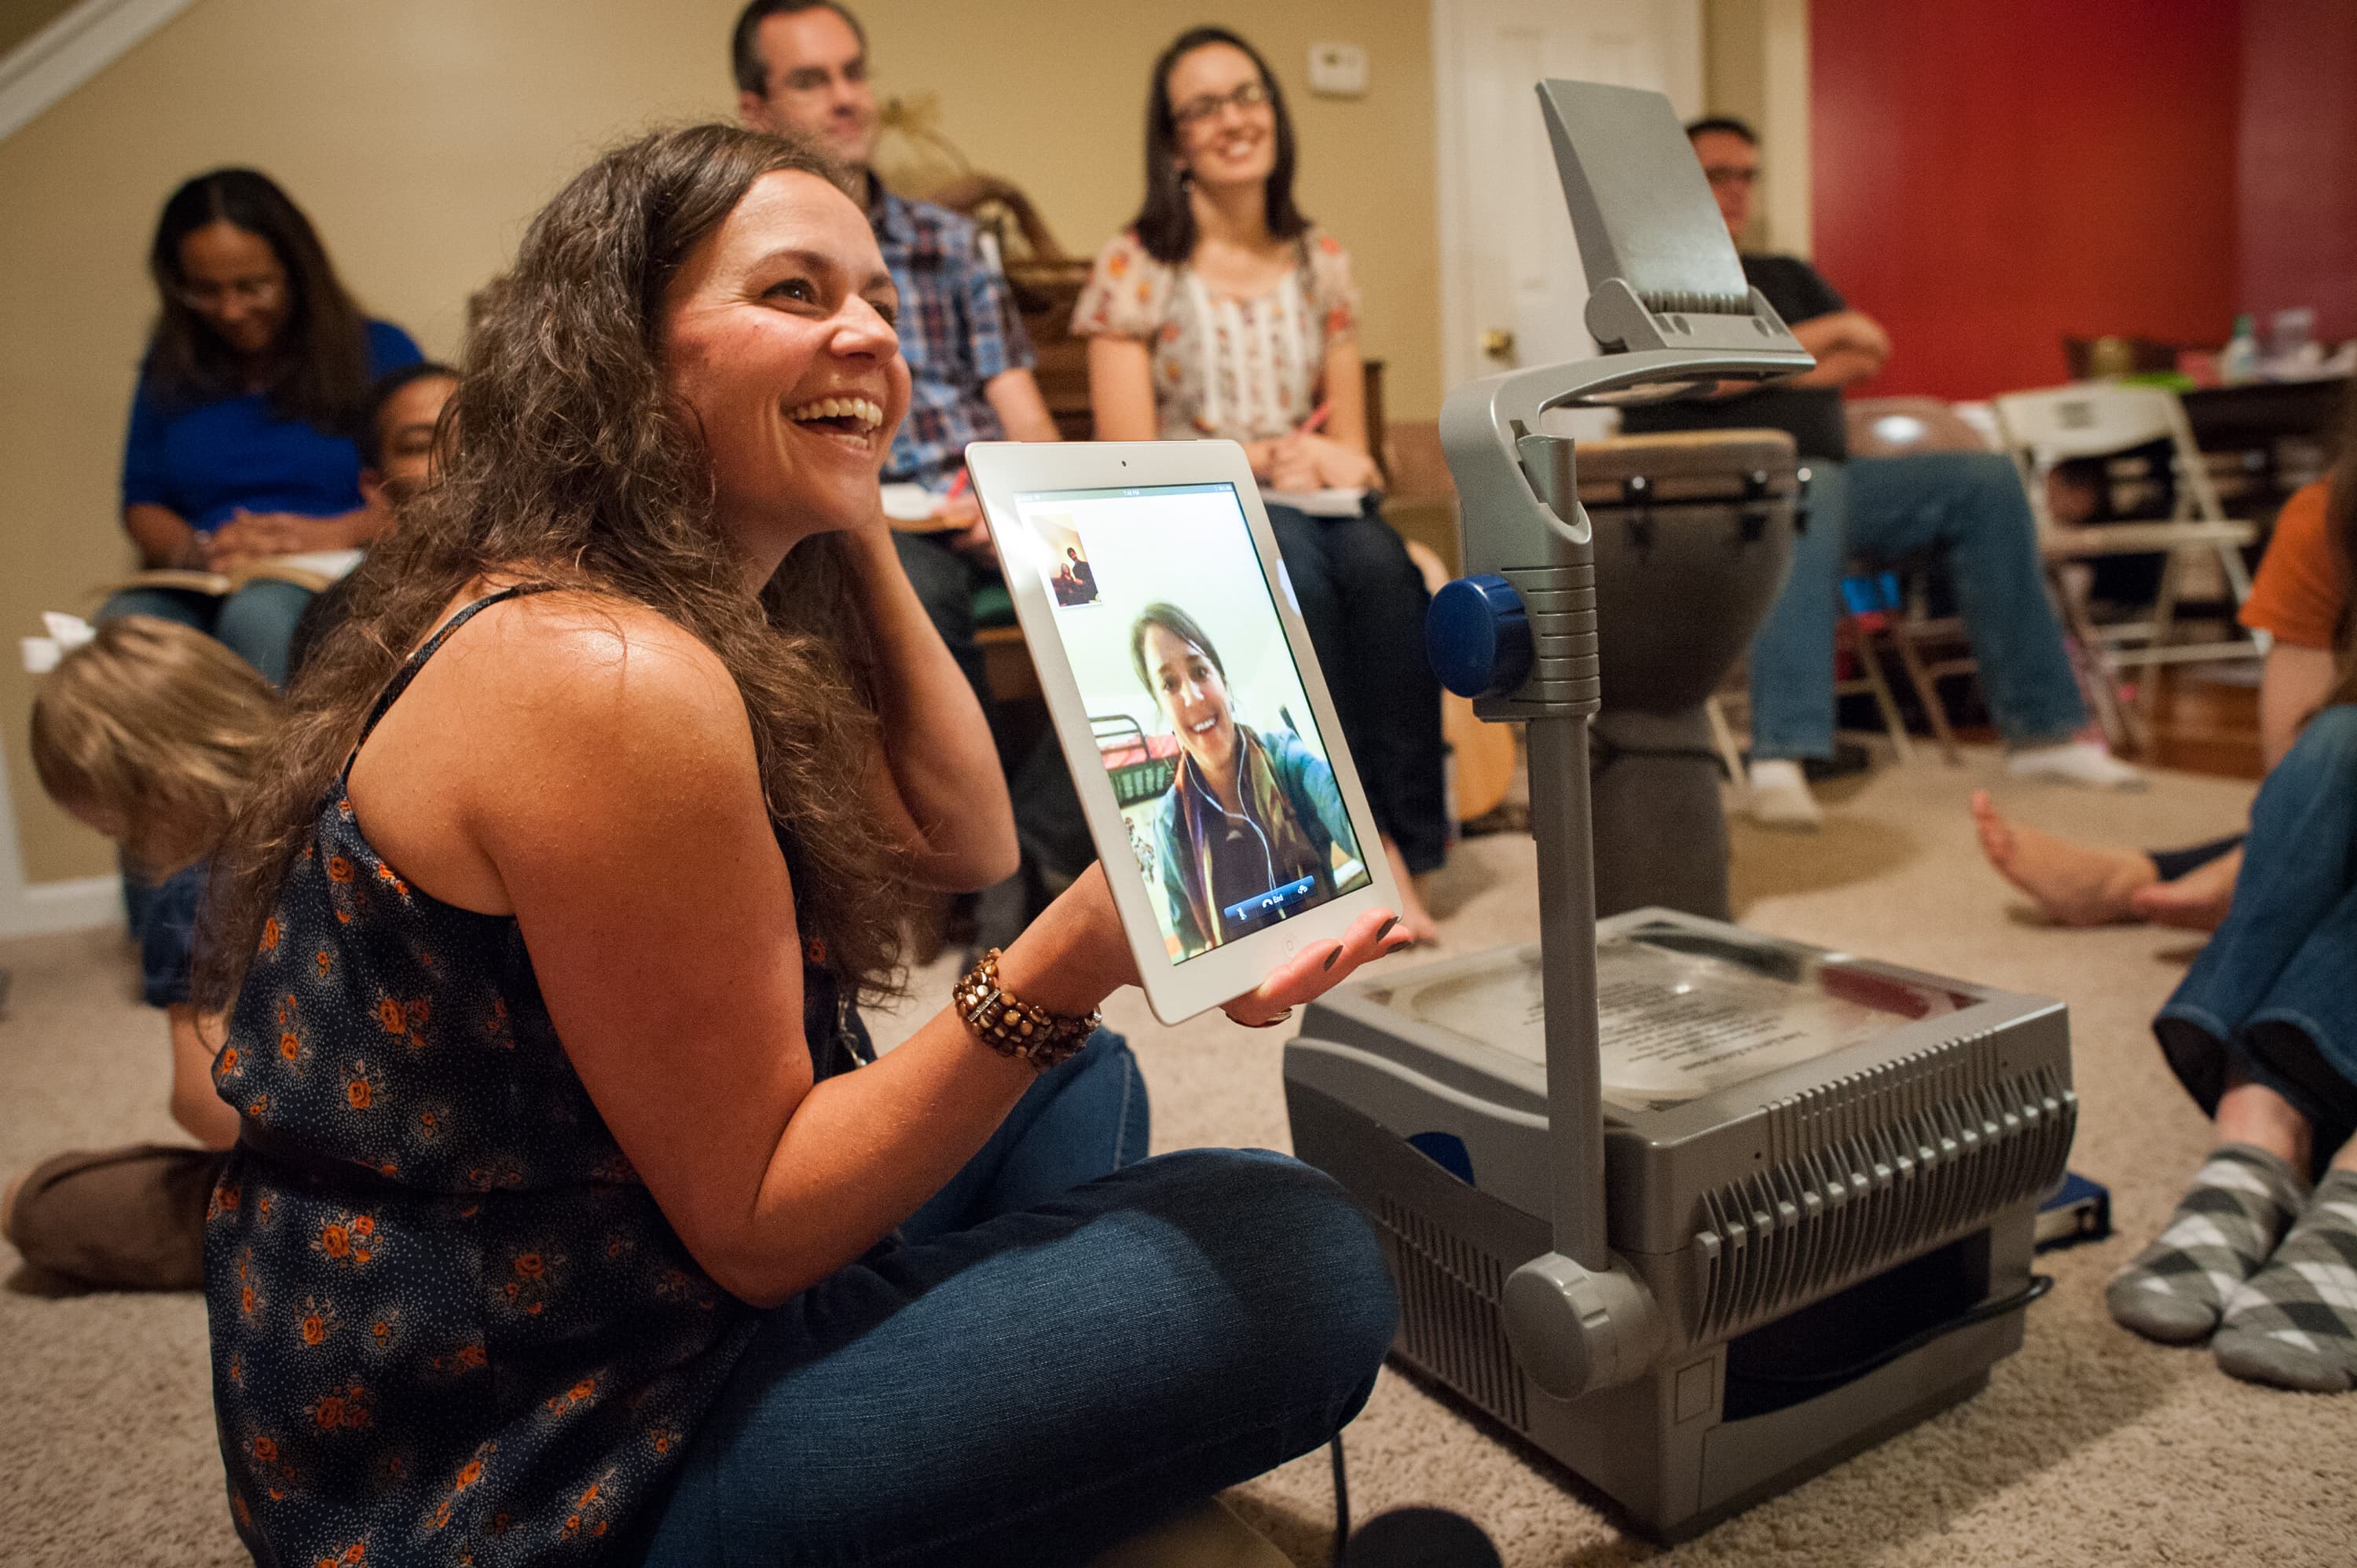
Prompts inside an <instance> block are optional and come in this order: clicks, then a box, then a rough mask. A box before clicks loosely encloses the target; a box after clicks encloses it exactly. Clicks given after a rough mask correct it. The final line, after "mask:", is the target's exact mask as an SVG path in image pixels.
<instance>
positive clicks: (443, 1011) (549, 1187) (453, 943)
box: [205, 587, 867, 1568]
mask: <svg viewBox="0 0 2357 1568" xmlns="http://www.w3.org/2000/svg"><path fill="white" fill-rule="evenodd" d="M530 591H532V589H530V588H529V587H527V588H522V589H509V590H507V591H506V592H504V593H500V594H494V595H492V596H490V597H489V598H486V599H482V600H479V601H477V602H476V603H474V604H471V605H469V606H468V607H466V608H465V609H463V610H461V611H460V612H459V613H458V614H457V615H456V616H454V617H453V618H451V619H450V620H449V621H448V622H447V624H446V625H445V626H444V627H443V628H442V629H441V630H439V631H438V632H436V634H435V636H434V637H433V639H431V640H429V641H428V642H427V643H426V644H425V646H424V647H423V648H421V649H420V650H418V651H417V653H416V654H415V655H414V657H412V658H411V660H409V661H408V662H407V663H406V664H405V665H404V666H403V668H402V670H401V671H400V673H399V674H398V675H396V676H395V677H394V679H393V682H392V683H391V685H389V686H388V687H387V688H386V690H385V693H384V694H383V695H382V697H380V698H379V699H378V701H377V703H376V705H375V708H374V709H373V710H372V711H371V713H370V714H369V716H368V720H367V723H366V725H363V727H362V729H361V740H362V741H365V740H366V739H367V737H368V735H369V733H370V731H371V730H373V729H374V728H375V726H376V724H377V721H378V720H379V719H380V718H382V716H383V714H384V712H385V710H386V709H387V708H389V707H390V706H391V705H392V704H393V701H394V700H395V699H396V698H398V697H399V696H400V695H401V693H402V692H403V691H404V689H405V688H406V687H407V686H408V684H409V682H410V681H411V680H412V679H414V677H415V675H416V673H417V671H418V670H419V669H420V668H421V667H423V666H424V664H425V661H426V660H428V659H429V658H431V657H432V656H433V654H434V652H435V650H436V649H438V648H439V647H440V646H441V645H442V643H443V642H444V641H445V640H446V639H448V638H449V637H450V636H451V634H452V633H454V632H456V631H457V629H458V628H460V627H461V626H463V625H464V624H465V623H466V622H467V621H468V619H470V618H472V617H473V616H474V615H475V614H476V613H478V612H479V610H481V609H482V608H484V607H486V606H488V605H490V604H493V603H496V602H497V601H499V600H500V599H503V598H506V597H509V596H511V595H513V594H515V593H519V592H530ZM353 750H354V753H355V754H357V752H358V750H359V746H358V745H357V744H356V745H355V746H354V748H353ZM349 773H350V761H349V760H347V762H346V764H345V768H344V771H343V772H341V773H339V775H338V776H337V779H336V781H335V783H334V784H333V785H332V786H331V787H330V788H329V789H328V792H327V796H326V798H325V799H324V800H322V801H321V802H320V806H319V811H318V816H317V821H316V823H315V824H314V827H313V830H312V833H311V836H310V840H309V842H308V843H307V844H306V845H305V846H304V848H303V850H302V852H301V853H300V854H298V856H297V857H296V860H295V862H294V864H293V865H292V866H291V867H290V869H289V870H288V872H287V874H286V878H285V883H284V884H283V885H282V886H281V888H280V890H279V896H278V901H277V904H276V907H275V910H274V913H273V914H272V915H271V917H270V918H269V921H268V923H267V924H266V925H265V926H264V930H263V934H262V940H261V946H260V950H259V951H258V952H257V953H256V954H255V956H254V959H253V966H252V968H251V969H250V970H249V971H248V972H247V975H246V979H245V983H244V987H243V989H242V991H241V992H240V993H239V996H238V1000H237V1004H236V1006H235V1007H234V1009H233V1010H232V1012H231V1021H230V1026H229V1029H228V1034H227V1039H226V1042H225V1044H224V1045H223V1047H222V1048H221V1052H220V1055H219V1056H218V1058H216V1059H215V1062H214V1066H213V1081H214V1084H215V1087H216V1088H217V1090H219V1092H220V1094H221V1098H222V1099H224V1100H226V1101H229V1102H230V1103H231V1105H233V1106H235V1107H236V1108H237V1109H238V1111H239V1112H240V1114H241V1116H242V1118H243V1122H242V1131H241V1136H240V1143H239V1147H238V1149H237V1150H236V1152H235V1153H234V1154H233V1155H231V1158H230V1161H229V1165H228V1167H227V1169H226V1171H225V1172H224V1174H223V1175H222V1176H221V1182H220V1184H219V1185H218V1186H217V1187H215V1189H214V1192H213V1195H212V1199H211V1204H210V1211H209V1213H208V1216H207V1219H206V1236H205V1294H206V1305H207V1310H208V1314H209V1316H210V1323H211V1334H212V1365H213V1408H214V1412H215V1416H216V1420H217V1422H218V1423H219V1427H220V1437H221V1458H222V1461H223V1463H224V1465H225V1466H227V1469H228V1477H229V1493H230V1507H231V1512H232V1514H233V1516H234V1518H235V1520H236V1523H237V1529H238V1533H239V1534H240V1536H242V1538H243V1540H244V1541H245V1543H246V1545H247V1546H248V1547H249V1548H250V1549H251V1550H252V1551H253V1554H254V1557H255V1559H256V1561H257V1562H259V1563H263V1564H264V1565H265V1568H271V1565H280V1564H283V1565H286V1568H296V1565H299V1568H313V1565H314V1564H317V1563H339V1564H366V1563H376V1564H385V1563H452V1564H457V1563H478V1564H483V1565H486V1568H488V1565H490V1564H494V1563H526V1562H530V1563H576V1562H577V1563H589V1562H605V1561H612V1560H616V1559H622V1560H627V1559H629V1558H630V1557H632V1556H634V1555H635V1554H636V1552H637V1549H638V1541H639V1540H640V1535H641V1532H642V1531H643V1530H645V1529H647V1528H649V1527H650V1526H651V1522H652V1520H651V1514H650V1509H651V1505H652V1504H654V1503H655V1502H657V1501H658V1500H659V1499H660V1498H661V1496H662V1489H663V1487H664V1486H665V1485H666V1483H667V1481H668V1479H669V1477H670V1474H671V1472H672V1470H673V1467H674V1466H676V1465H677V1463H678V1462H679V1460H680V1458H681V1456H682V1455H683V1450H684V1448H685V1445H686V1442H687V1439H688V1436H689V1434H691V1433H692V1432H693V1431H694V1427H695V1425H696V1423H697V1422H698V1421H699V1420H700V1419H701V1417H702V1416H703V1415H704V1413H705V1411H706V1410H707V1409H708V1408H709V1407H710V1405H711V1403H712V1402H713V1400H714V1398H715V1396H716V1394H717V1392H718V1391H719V1389H720V1387H721V1385H722V1383H723V1382H724V1381H725V1380H726V1378H727V1376H728V1374H729V1371H730V1369H731V1368H732V1367H733V1365H734V1363H735V1361H736V1359H737V1355H738V1353H739V1351H740V1350H741V1349H742V1348H743V1347H744V1344H745V1342H746V1340H747V1338H748V1336H749V1335H750V1334H751V1332H752V1330H753V1327H754V1326H755V1322H756V1317H755V1314H754V1311H753V1309H752V1308H750V1307H748V1306H747V1305H745V1304H744V1303H742V1302H739V1301H737V1299H736V1298H734V1297H732V1296H730V1295H728V1294H726V1293H725V1292H724V1291H722V1290H721V1289H720V1288H719V1287H718V1286H717V1285H716V1284H715V1283H713V1282H712V1280H711V1279H710V1277H709V1276H707V1275H706V1274H705V1273H704V1271H703V1270H702V1269H701V1268H699V1267H698V1266H697V1264H696V1262H695V1261H694V1259H693V1258H692V1257H690V1256H689V1254H688V1251H687V1249H686V1248H685V1246H684V1245H683V1243H682V1242H681V1241H680V1240H679V1237H678V1236H677V1234H676V1233H675V1232H674V1231H673V1230H672V1228H671V1225H670V1224H669V1223H668V1222H667V1221H666V1220H665V1219H664V1218H663V1216H662V1213H661V1211H660V1210H658V1209H657V1208H656V1207H655V1203H654V1200H653V1198H652V1197H650V1196H649V1195H648V1193H647V1190H646V1188H645V1187H644V1186H643V1185H641V1184H640V1181H639V1179H638V1177H637V1176H636V1175H635V1173H633V1172H632V1170H631V1168H630V1162H629V1160H627V1159H626V1158H624V1156H623V1155H622V1152H621V1150H620V1149H619V1147H618V1146H617V1145H616V1144H615V1142H614V1139H613V1137H612V1135H611V1134H610V1133H608V1131H607V1128H606V1124H605V1122H604V1121H603V1119H602V1118H600V1117H599V1115H598V1114H597V1107H596V1106H595V1105H593V1104H592V1103H591V1102H590V1099H589V1096H588V1093H587V1090H585V1089H584V1088H583V1087H582V1084H581V1080H580V1079H578V1078H577V1077H576V1075H575V1073H574V1071H573V1069H572V1066H571V1063H570V1062H569V1060H568V1059H567V1058H566V1056H565V1048H564V1047H563V1045H562V1044H561V1043H560V1042H559V1041H558V1039H557V1037H556V1032H555V1030H554V1026H552V1025H551V1023H550V1021H549V1016H548V1012H547V1009H546V1008H545V1006H544V1005H543V1004H542V1001H541V996H540V990H539V987H538V985H537V984H536V983H534V981H533V969H532V958H531V955H530V954H529V953H528V952H527V951H526V950H525V949H524V943H523V940H522V935H521V933H520V931H519V930H518V928H517V924H516V921H515V920H514V919H513V918H511V917H505V916H490V915H480V914H476V913H472V912H470V911H468V910H465V909H460V908H455V907H453V906H451V905H448V904H444V903H442V902H440V901H438V900H436V899H435V898H433V897H430V896H428V895H426V894H425V893H424V892H422V891H420V890H418V889H417V888H414V887H412V886H410V885H409V884H408V883H407V882H405V881H404V879H403V878H402V876H401V875H400V873H399V872H398V871H396V870H395V869H394V868H393V866H391V865H387V864H385V862H384V861H383V859H382V857H380V856H379V855H378V854H376V852H375V851H374V850H373V849H371V847H370V845H369V843H368V840H367V838H366V837H365V836H364V835H363V834H362V833H361V828H360V825H359V823H358V822H356V821H355V820H354V818H353V814H352V806H351V801H350V798H349V796H348V795H347V793H346V791H345V780H346V777H347V776H348V775H349ZM804 983H805V987H806V990H805V1004H804V1010H805V1018H804V1023H805V1028H806V1031H807V1034H808V1037H809V1040H810V1044H811V1049H812V1052H813V1058H816V1065H817V1068H818V1070H819V1072H820V1073H821V1075H822V1076H825V1075H827V1074H829V1073H831V1072H833V1071H836V1070H841V1069H844V1068H845V1067H848V1066H850V1065H854V1064H856V1062H857V1061H859V1060H862V1059H865V1058H866V1054H867V1052H866V1034H865V1031H864V1029H863V1028H862V1026H861V1025H860V1023H859V1020H858V1018H857V1015H856V1014H855V1013H854V1012H853V1011H852V1009H851V1007H850V1006H849V1004H848V1003H847V1001H845V1000H844V999H843V998H842V996H841V993H840V992H839V988H838V987H837V986H836V984H835V983H834V977H833V975H832V974H831V973H830V972H827V971H825V970H823V969H822V968H819V967H818V966H816V965H815V964H810V965H806V966H805V969H804Z"/></svg>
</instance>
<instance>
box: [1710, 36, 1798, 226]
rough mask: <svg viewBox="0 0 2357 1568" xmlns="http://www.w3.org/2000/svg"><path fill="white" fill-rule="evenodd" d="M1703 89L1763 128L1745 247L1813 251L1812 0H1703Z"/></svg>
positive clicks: (1714, 109) (1715, 108)
mask: <svg viewBox="0 0 2357 1568" xmlns="http://www.w3.org/2000/svg"><path fill="white" fill-rule="evenodd" d="M1703 50H1704V96H1705V101H1706V102H1707V103H1708V104H1709V105H1710V109H1709V112H1710V113H1713V114H1732V115H1735V116H1736V117H1737V118H1738V119H1740V120H1743V121H1746V122H1748V123H1749V124H1750V126H1751V128H1752V129H1753V130H1754V131H1757V132H1758V133H1759V134H1760V170H1761V173H1760V190H1759V196H1758V200H1757V202H1756V204H1755V205H1754V207H1753V209H1752V210H1753V214H1754V215H1753V217H1752V220H1751V226H1750V228H1749V229H1747V230H1746V231H1744V233H1743V236H1742V248H1743V249H1745V250H1747V251H1781V252H1785V253H1787V254H1790V255H1798V256H1805V255H1807V254H1809V253H1810V239H1811V234H1810V222H1809V196H1810V192H1809V0H1706V4H1705V5H1704V9H1703Z"/></svg>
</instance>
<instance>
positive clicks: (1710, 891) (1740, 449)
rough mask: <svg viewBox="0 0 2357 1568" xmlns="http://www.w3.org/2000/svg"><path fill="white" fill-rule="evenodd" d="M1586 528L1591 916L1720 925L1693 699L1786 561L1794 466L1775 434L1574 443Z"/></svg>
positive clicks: (1716, 860) (1720, 866) (1703, 758)
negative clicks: (1674, 913) (1595, 685)
mask: <svg viewBox="0 0 2357 1568" xmlns="http://www.w3.org/2000/svg"><path fill="white" fill-rule="evenodd" d="M1577 464H1578V476H1579V499H1580V504H1581V505H1582V506H1584V507H1585V508H1586V509H1587V516H1588V520H1589V522H1590V523H1591V525H1592V526H1593V527H1594V529H1595V534H1596V542H1595V549H1596V629H1597V645H1598V654H1599V657H1600V659H1601V661H1602V666H1603V668H1602V685H1603V694H1604V707H1603V711H1602V712H1600V713H1599V714H1597V716H1596V719H1595V723H1594V727H1593V735H1592V741H1591V751H1590V770H1591V778H1592V786H1593V789H1594V795H1595V838H1596V857H1595V874H1596V912H1597V913H1598V915H1599V916H1602V915H1614V914H1619V913H1620V912H1621V911H1622V910H1625V909H1635V908H1643V907H1644V906H1646V905H1649V904H1657V905H1662V906H1665V907H1667V908H1673V909H1684V910H1686V911H1688V912H1690V913H1692V914H1696V915H1705V916H1708V917H1710V918H1714V919H1722V920H1723V919H1727V918H1730V917H1729V912H1728V908H1727V854H1728V848H1727V819H1726V815H1725V812H1724V811H1723V810H1722V808H1721V806H1720V804H1719V777H1720V768H1719V760H1718V754H1717V751H1716V750H1715V749H1714V748H1713V746H1712V745H1711V732H1710V721H1709V716H1708V714H1707V713H1706V709H1705V704H1706V703H1707V702H1708V701H1709V699H1710V695H1711V693H1713V692H1715V691H1717V689H1718V684H1719V682H1721V681H1722V680H1724V679H1725V678H1726V675H1727V671H1728V670H1729V669H1730V668H1732V667H1733V665H1734V663H1735V661H1736V660H1738V659H1739V658H1741V657H1742V655H1743V650H1745V649H1746V648H1748V647H1749V646H1750V643H1751V634H1752V633H1753V632H1754V631H1755V630H1757V629H1758V628H1759V626H1760V621H1761V620H1762V619H1763V618H1765V617H1766V616H1767V614H1768V608H1769V607H1770V605H1771V604H1773V603H1774V602H1775V599H1776V596H1777V595H1778V594H1779V593H1780V592H1781V591H1782V589H1783V586H1784V576H1785V574H1786V572H1787V571H1788V570H1789V569H1790V567H1791V565H1792V536H1793V532H1794V531H1795V529H1796V527H1798V526H1799V525H1800V524H1799V520H1798V519H1797V518H1796V515H1795V513H1796V503H1797V499H1798V495H1799V491H1800V484H1801V470H1800V469H1799V467H1798V465H1797V463H1796V461H1795V458H1794V456H1793V448H1792V437H1791V436H1789V435H1785V434H1784V433H1783V432H1781V431H1777V430H1733V431H1727V430H1714V431H1692V432H1679V433H1675V434H1671V435H1624V436H1620V437H1617V438H1614V439H1610V440H1602V441H1584V442H1582V443H1580V446H1579V449H1578V455H1577Z"/></svg>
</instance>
